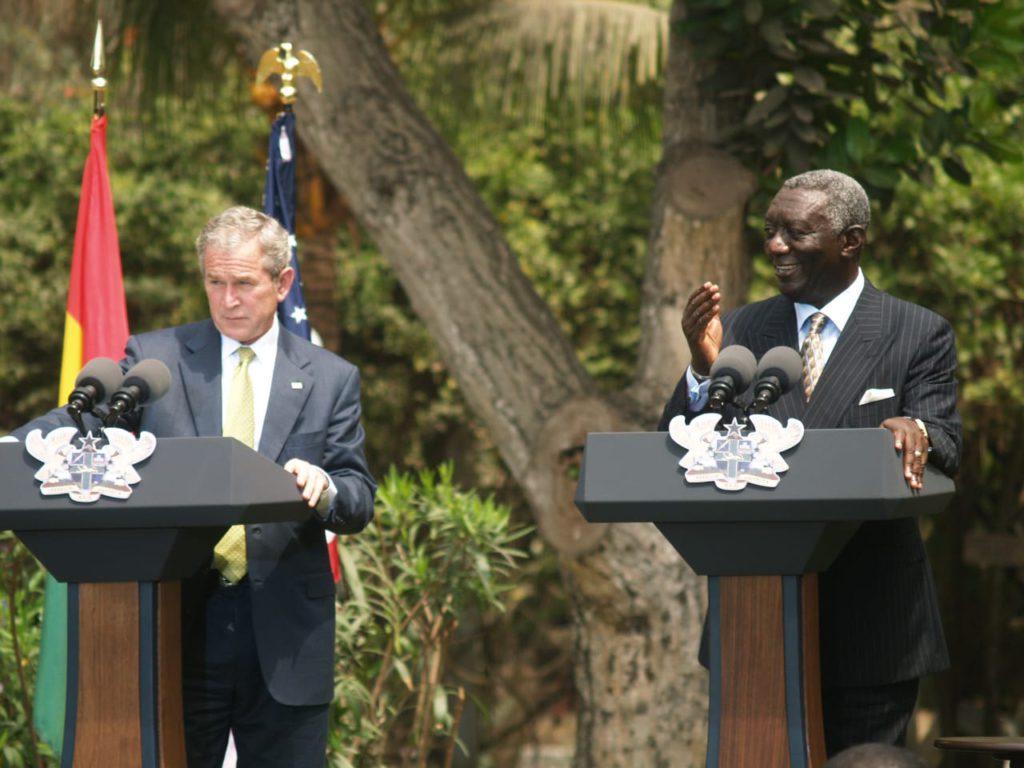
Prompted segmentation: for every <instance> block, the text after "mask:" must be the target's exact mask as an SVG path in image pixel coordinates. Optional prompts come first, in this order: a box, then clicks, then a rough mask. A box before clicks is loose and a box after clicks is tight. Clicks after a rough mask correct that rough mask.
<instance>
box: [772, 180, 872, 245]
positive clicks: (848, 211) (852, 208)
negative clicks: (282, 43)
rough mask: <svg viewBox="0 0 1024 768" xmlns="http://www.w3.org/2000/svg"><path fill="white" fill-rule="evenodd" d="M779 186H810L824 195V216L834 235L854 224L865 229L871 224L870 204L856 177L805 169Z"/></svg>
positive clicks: (787, 187) (785, 187) (799, 187)
mask: <svg viewBox="0 0 1024 768" xmlns="http://www.w3.org/2000/svg"><path fill="white" fill-rule="evenodd" d="M782 188H783V189H810V190H815V191H818V192H824V193H825V195H826V197H827V198H828V202H827V203H826V204H825V218H826V219H828V223H829V225H831V227H832V231H833V233H834V234H837V235H838V234H839V233H840V232H843V231H845V230H846V229H847V228H848V227H852V226H854V225H857V226H861V227H864V231H865V232H866V231H867V228H868V224H870V223H871V204H870V203H868V195H867V192H865V191H864V187H862V186H861V185H860V184H859V183H858V182H857V180H856V179H854V178H852V177H851V176H847V175H846V174H845V173H840V172H839V171H828V170H821V171H807V173H801V174H800V175H799V176H794V177H792V178H791V179H786V181H784V182H783V183H782Z"/></svg>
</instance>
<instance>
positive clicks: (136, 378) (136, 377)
mask: <svg viewBox="0 0 1024 768" xmlns="http://www.w3.org/2000/svg"><path fill="white" fill-rule="evenodd" d="M121 386H122V387H138V388H139V394H140V396H139V405H142V404H143V403H152V402H154V401H156V400H159V399H160V398H161V397H163V396H164V395H165V394H166V393H167V390H168V389H170V387H171V372H170V370H169V369H168V368H167V366H166V365H164V363H163V361H161V360H157V359H156V358H149V359H147V360H142V361H140V362H138V363H136V364H135V365H134V366H132V368H131V369H130V370H129V371H128V373H126V374H125V375H124V381H123V382H122V384H121Z"/></svg>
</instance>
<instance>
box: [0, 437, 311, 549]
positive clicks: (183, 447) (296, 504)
mask: <svg viewBox="0 0 1024 768" xmlns="http://www.w3.org/2000/svg"><path fill="white" fill-rule="evenodd" d="M40 466H41V465H40V463H39V462H38V461H36V460H35V459H34V458H33V457H32V456H31V455H29V453H28V452H27V451H26V450H25V446H24V444H22V443H0V482H2V483H3V489H4V492H3V494H2V496H0V530H19V531H44V530H75V529H90V530H93V529H104V528H136V529H138V528H183V527H220V528H223V527H227V526H229V525H233V524H235V523H258V522H280V521H286V520H305V519H308V517H309V507H308V506H307V505H306V504H305V503H304V502H303V501H302V497H301V493H300V491H299V489H298V488H297V487H296V485H295V478H294V477H293V476H292V475H291V474H290V473H288V472H286V471H285V470H284V469H283V468H281V467H280V466H278V465H277V464H275V463H274V462H273V461H271V460H270V459H268V458H266V457H265V456H262V455H260V454H259V453H257V452H255V451H253V450H251V449H250V448H248V447H246V446H244V445H242V444H241V443H239V442H238V441H237V440H234V439H233V438H227V437H193V438H186V437H168V438H160V439H158V440H157V446H156V450H155V452H154V453H153V455H152V456H150V457H149V458H148V459H146V460H145V461H142V462H140V463H139V464H137V465H136V466H135V469H136V470H137V471H138V473H139V475H140V476H141V477H142V480H141V481H140V482H139V483H137V484H136V485H133V486H132V495H131V496H130V497H129V498H128V499H123V500H122V499H114V498H109V497H106V496H103V497H100V499H99V500H97V501H95V502H91V503H81V502H75V501H72V500H71V499H70V498H69V497H68V496H43V495H42V494H41V493H40V492H39V485H40V484H39V481H37V480H35V479H34V478H33V475H35V473H36V471H37V470H38V469H39V468H40Z"/></svg>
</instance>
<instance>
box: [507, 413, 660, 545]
mask: <svg viewBox="0 0 1024 768" xmlns="http://www.w3.org/2000/svg"><path fill="white" fill-rule="evenodd" d="M639 429H640V427H639V426H638V425H636V424H635V423H633V422H631V421H630V420H628V419H627V418H626V417H625V416H623V415H622V414H621V413H620V412H619V411H618V410H616V409H615V408H614V407H613V406H611V405H610V404H609V403H607V402H605V401H604V400H601V399H600V398H596V397H580V398H574V399H572V400H570V401H569V402H568V403H566V404H565V405H563V406H562V407H561V408H559V409H558V410H557V411H556V412H555V413H554V414H553V415H552V416H551V418H550V419H548V421H547V422H546V423H545V424H544V427H543V428H542V429H541V431H540V434H539V435H538V436H537V439H536V440H535V441H534V449H533V460H532V461H531V463H530V467H529V469H528V470H527V472H526V476H525V478H524V480H523V487H524V488H525V489H526V493H527V496H528V497H529V499H530V503H531V504H532V505H533V508H534V510H535V511H536V514H537V528H538V530H539V531H540V533H541V536H543V537H544V540H545V541H546V542H547V543H548V544H550V545H551V546H552V547H554V549H555V551H557V552H558V553H559V554H560V555H562V556H564V557H580V556H581V555H584V554H586V553H587V552H590V551H591V550H593V549H594V548H595V547H596V546H597V545H598V543H599V542H600V541H601V539H602V538H603V537H604V535H605V531H606V529H607V526H606V525H604V524H593V523H588V522H587V521H586V520H585V519H584V517H583V515H582V513H581V512H580V511H579V509H577V508H576V504H575V502H574V500H573V499H574V497H575V495H576V481H577V479H578V478H579V469H580V465H581V464H582V461H583V446H584V444H585V443H586V439H587V433H588V432H633V431H637V430H639Z"/></svg>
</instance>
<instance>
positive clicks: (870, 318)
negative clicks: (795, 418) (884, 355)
mask: <svg viewBox="0 0 1024 768" xmlns="http://www.w3.org/2000/svg"><path fill="white" fill-rule="evenodd" d="M883 325H884V323H883V319H882V293H881V291H879V290H878V289H877V288H875V287H874V286H873V285H872V284H871V283H869V282H867V281H865V283H864V290H863V291H862V292H861V295H860V298H859V299H858V300H857V305H856V306H855V307H854V309H853V314H852V315H850V320H849V322H848V323H847V324H846V327H845V328H844V329H843V332H842V333H841V334H840V335H839V340H838V341H837V342H836V346H835V348H834V349H833V350H832V354H831V355H829V358H828V362H827V363H826V364H825V370H824V371H822V374H821V378H820V379H819V380H818V384H817V386H816V387H815V388H814V394H813V395H812V396H811V402H810V403H808V404H807V409H806V412H805V414H804V425H805V426H807V427H810V428H815V429H825V428H834V427H839V426H840V420H841V419H842V416H843V414H844V413H846V412H847V411H848V410H849V407H850V404H851V402H855V401H856V398H857V395H858V394H859V393H861V392H863V391H864V382H865V380H866V379H867V377H868V374H869V373H870V371H871V369H872V367H873V366H874V364H875V358H876V357H877V356H878V355H879V353H880V352H881V351H882V347H883V346H884V343H885V341H886V338H885V333H884V330H885V329H884V327H883Z"/></svg>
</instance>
